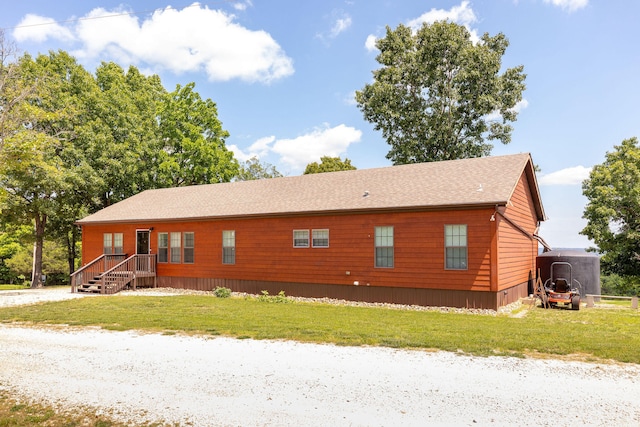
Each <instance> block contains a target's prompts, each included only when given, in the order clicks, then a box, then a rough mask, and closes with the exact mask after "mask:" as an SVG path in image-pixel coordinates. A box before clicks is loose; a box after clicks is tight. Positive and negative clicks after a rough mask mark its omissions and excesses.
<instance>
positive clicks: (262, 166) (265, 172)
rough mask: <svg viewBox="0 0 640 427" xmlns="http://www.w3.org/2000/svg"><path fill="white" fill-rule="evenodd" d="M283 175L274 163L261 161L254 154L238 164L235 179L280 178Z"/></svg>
mask: <svg viewBox="0 0 640 427" xmlns="http://www.w3.org/2000/svg"><path fill="white" fill-rule="evenodd" d="M281 176H283V175H282V174H281V173H280V172H278V170H277V169H276V167H275V166H274V165H272V164H271V163H267V162H261V161H260V159H258V158H257V157H256V156H253V157H252V158H250V159H249V160H247V161H246V162H244V163H242V164H240V168H239V170H238V175H237V176H236V177H235V179H236V181H251V180H255V179H269V178H280V177H281Z"/></svg>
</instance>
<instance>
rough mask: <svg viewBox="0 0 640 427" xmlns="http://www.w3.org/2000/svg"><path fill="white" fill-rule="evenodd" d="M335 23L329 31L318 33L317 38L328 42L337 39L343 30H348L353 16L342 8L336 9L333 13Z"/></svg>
mask: <svg viewBox="0 0 640 427" xmlns="http://www.w3.org/2000/svg"><path fill="white" fill-rule="evenodd" d="M331 15H332V19H333V20H334V21H333V25H332V26H331V29H330V30H329V31H326V32H323V33H318V34H316V38H318V39H320V40H322V41H323V42H328V41H329V40H331V39H335V38H336V37H338V36H339V35H340V34H342V33H343V32H345V31H347V30H348V29H349V27H351V24H352V20H351V16H349V15H348V14H347V13H344V12H343V11H340V10H334V11H333V12H332V13H331Z"/></svg>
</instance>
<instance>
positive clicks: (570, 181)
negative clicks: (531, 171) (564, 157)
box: [540, 166, 591, 185]
mask: <svg viewBox="0 0 640 427" xmlns="http://www.w3.org/2000/svg"><path fill="white" fill-rule="evenodd" d="M589 173H591V168H588V167H585V166H574V167H571V168H566V169H561V170H559V171H556V172H552V173H549V174H545V175H542V177H541V178H540V185H581V184H582V181H584V180H585V179H587V178H589Z"/></svg>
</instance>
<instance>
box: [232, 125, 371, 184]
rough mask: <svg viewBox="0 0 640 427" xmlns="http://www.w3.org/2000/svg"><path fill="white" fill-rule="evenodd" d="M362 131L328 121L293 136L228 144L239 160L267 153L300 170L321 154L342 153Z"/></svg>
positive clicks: (261, 156)
mask: <svg viewBox="0 0 640 427" xmlns="http://www.w3.org/2000/svg"><path fill="white" fill-rule="evenodd" d="M361 137H362V131H360V130H358V129H355V128H352V127H350V126H346V125H344V124H341V125H338V126H335V127H329V125H328V124H325V125H323V126H322V127H319V128H315V129H313V130H312V131H311V132H309V133H307V134H304V135H300V136H298V137H296V138H293V139H276V137H275V136H268V137H264V138H260V139H258V140H257V141H256V142H254V143H253V144H251V146H249V147H248V148H247V149H245V150H242V149H240V148H239V147H237V146H236V145H229V146H228V148H229V149H230V150H231V151H233V153H234V155H235V157H236V158H237V159H238V160H239V161H241V162H243V161H246V160H249V159H250V158H251V157H254V156H255V157H258V158H264V157H266V156H267V155H269V154H270V153H274V154H276V155H278V156H279V157H280V163H282V164H283V165H286V166H287V167H289V168H291V169H293V170H294V172H298V171H302V170H303V169H304V168H305V167H306V166H307V165H308V164H309V163H311V162H318V161H320V158H321V157H322V156H331V157H339V156H341V155H343V154H344V153H346V151H347V149H348V148H349V145H351V144H353V143H356V142H359V141H360V138H361Z"/></svg>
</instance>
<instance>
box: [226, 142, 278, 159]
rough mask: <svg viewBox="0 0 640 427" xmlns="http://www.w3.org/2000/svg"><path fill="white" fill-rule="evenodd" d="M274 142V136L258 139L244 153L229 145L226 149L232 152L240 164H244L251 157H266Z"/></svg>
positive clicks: (235, 146)
mask: <svg viewBox="0 0 640 427" xmlns="http://www.w3.org/2000/svg"><path fill="white" fill-rule="evenodd" d="M275 140H276V137H275V136H265V137H263V138H259V139H258V140H257V141H256V142H254V143H253V144H251V145H250V146H249V147H248V148H247V149H246V150H244V151H243V150H242V149H241V148H239V147H238V146H237V145H229V146H228V148H229V150H231V151H233V154H234V156H235V158H236V159H238V160H239V161H241V162H245V161H247V160H249V159H251V158H252V157H257V158H262V157H265V156H267V155H268V154H269V151H271V145H272V143H273V142H274V141H275Z"/></svg>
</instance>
